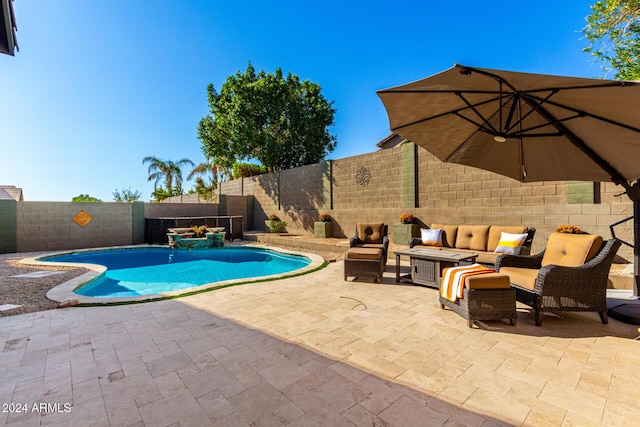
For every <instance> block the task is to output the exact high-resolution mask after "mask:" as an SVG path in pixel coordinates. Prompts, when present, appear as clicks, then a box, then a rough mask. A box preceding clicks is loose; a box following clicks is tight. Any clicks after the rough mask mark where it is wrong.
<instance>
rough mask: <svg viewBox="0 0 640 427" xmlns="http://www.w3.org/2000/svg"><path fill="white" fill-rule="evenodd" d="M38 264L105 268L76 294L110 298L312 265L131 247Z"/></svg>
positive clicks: (258, 253)
mask: <svg viewBox="0 0 640 427" xmlns="http://www.w3.org/2000/svg"><path fill="white" fill-rule="evenodd" d="M37 260H38V261H45V262H59V263H73V264H93V265H101V266H104V267H106V271H105V272H104V274H101V275H99V276H98V277H96V278H95V279H94V280H92V281H90V282H89V283H87V284H86V285H83V286H80V287H78V288H75V289H74V290H73V292H74V293H75V294H77V295H82V296H88V297H97V298H114V297H116V298H117V297H133V296H143V295H155V294H164V293H168V292H169V293H170V292H174V291H179V290H184V289H188V288H193V287H195V286H201V285H205V284H210V283H216V282H223V281H228V280H233V279H247V278H254V277H264V276H272V275H278V274H282V273H287V272H292V271H295V270H299V269H302V268H304V267H306V266H308V265H309V264H310V263H311V259H309V258H308V257H306V256H301V255H293V254H285V253H282V252H275V251H272V250H269V249H262V248H247V247H234V248H217V249H203V250H194V251H183V250H174V249H168V248H161V247H157V248H131V249H112V250H104V251H86V252H74V253H70V254H64V255H56V256H47V257H42V258H38V259H37Z"/></svg>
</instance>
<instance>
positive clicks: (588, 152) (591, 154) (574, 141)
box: [523, 97, 628, 186]
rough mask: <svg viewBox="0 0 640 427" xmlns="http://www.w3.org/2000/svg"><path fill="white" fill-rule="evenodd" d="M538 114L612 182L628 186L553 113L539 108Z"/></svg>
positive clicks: (621, 176)
mask: <svg viewBox="0 0 640 427" xmlns="http://www.w3.org/2000/svg"><path fill="white" fill-rule="evenodd" d="M523 99H524V100H525V102H527V103H528V104H531V103H532V102H533V101H532V100H531V99H529V97H524V98H523ZM538 112H539V113H540V115H541V116H542V117H544V118H545V119H546V120H548V121H549V122H550V124H552V125H553V126H554V127H555V128H556V129H558V130H559V131H560V132H562V133H563V134H564V135H565V136H566V137H567V139H568V140H569V141H571V143H572V144H573V145H575V146H576V147H577V148H578V149H579V150H581V151H582V152H583V153H585V154H586V155H587V156H588V157H589V158H590V159H591V160H593V161H594V162H595V163H596V164H597V165H598V166H600V167H601V168H602V169H603V170H605V171H606V172H607V173H608V174H609V175H610V176H611V180H612V181H613V182H614V183H616V184H620V185H622V186H628V182H627V180H626V179H625V178H624V176H623V175H622V174H621V173H620V172H619V171H618V170H617V169H615V168H614V167H613V166H611V165H610V164H609V163H608V162H607V161H606V160H605V159H603V158H602V157H600V156H599V155H598V154H597V153H596V152H595V151H593V150H592V149H591V147H589V146H588V145H587V144H585V143H584V141H583V140H582V139H581V138H580V137H579V136H578V135H576V134H575V133H573V132H572V131H571V130H569V129H568V128H567V127H566V126H565V125H564V124H562V123H560V122H559V121H558V119H556V118H555V117H554V116H553V115H552V114H551V113H549V112H548V111H547V110H546V109H545V108H544V107H542V106H539V107H538Z"/></svg>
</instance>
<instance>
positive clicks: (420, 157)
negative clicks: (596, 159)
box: [221, 145, 633, 259]
mask: <svg viewBox="0 0 640 427" xmlns="http://www.w3.org/2000/svg"><path fill="white" fill-rule="evenodd" d="M415 156H417V158H415ZM410 162H415V164H416V165H417V171H416V169H415V168H413V167H412V166H411V164H410ZM323 164H325V163H320V164H317V165H310V166H304V167H302V168H296V169H292V170H288V171H283V172H281V173H280V175H279V176H278V174H265V175H260V176H258V177H251V178H245V179H244V183H242V184H240V183H239V182H238V183H234V184H232V183H224V184H223V185H222V186H221V192H224V191H227V190H229V191H234V193H235V194H237V192H240V193H241V194H244V195H253V196H254V198H255V199H254V211H253V217H254V221H253V228H254V229H256V230H263V229H264V220H265V219H266V218H267V217H268V215H270V214H272V213H275V214H277V215H279V216H280V217H281V218H282V219H283V220H285V221H287V223H288V224H289V225H288V227H287V230H288V231H290V232H292V233H301V234H312V233H313V221H314V220H315V219H316V218H317V214H319V213H321V212H326V213H329V214H330V215H331V216H332V217H333V219H334V227H333V233H334V236H335V237H351V236H352V235H353V232H354V231H353V230H354V228H355V224H356V223H357V222H374V221H375V222H378V221H382V222H386V223H388V224H389V225H391V224H394V223H398V222H399V217H400V214H402V213H404V212H408V213H411V214H413V215H415V216H416V217H417V218H418V220H419V221H420V222H421V223H422V224H425V225H429V224H431V223H435V222H438V223H450V224H504V225H514V224H524V225H527V226H531V227H535V228H536V229H537V232H536V237H535V239H534V244H533V249H534V251H536V252H537V251H540V250H542V249H544V247H545V246H546V240H547V239H548V237H549V235H550V234H551V233H552V232H553V230H554V229H555V228H556V227H557V226H558V225H561V224H573V225H577V226H579V227H581V228H583V229H584V230H585V231H587V232H589V233H592V234H599V235H601V236H603V237H605V238H609V237H611V233H610V231H609V225H610V224H612V223H615V222H617V221H619V220H622V219H624V218H627V217H629V216H632V215H633V208H632V205H631V202H630V201H629V199H628V198H627V197H626V196H616V194H618V193H620V192H622V188H621V187H619V186H616V185H613V184H612V183H600V184H598V185H599V187H600V194H599V198H600V203H593V202H591V201H596V202H597V200H596V199H597V198H598V197H595V196H594V194H593V191H589V187H590V186H591V187H592V186H593V184H589V183H586V185H576V184H575V183H567V182H537V183H528V184H522V183H520V182H518V181H516V180H513V179H510V178H505V177H503V176H501V175H498V174H494V173H492V172H487V171H484V170H481V169H477V168H473V167H468V166H461V165H455V164H450V163H444V162H442V161H440V160H439V159H437V158H436V157H435V156H433V155H432V154H431V153H429V152H428V151H426V150H424V149H423V148H420V147H418V149H417V150H416V152H415V155H412V154H411V150H410V149H408V148H407V147H406V146H405V147H404V148H403V145H399V146H397V147H394V148H392V149H386V150H379V151H376V152H373V153H368V154H363V155H359V156H354V157H348V158H344V159H339V160H335V161H332V162H331V168H330V170H331V176H330V178H329V179H328V180H327V179H323V177H324V175H323V173H322V171H323V167H322V165H323ZM278 180H279V181H278ZM238 181H239V180H238ZM412 181H413V186H414V188H415V189H416V191H415V197H412V194H411V185H412ZM327 185H329V186H330V189H329V190H330V191H327V188H325V187H326V186H327ZM232 189H233V190H232ZM584 200H586V201H589V203H581V201H584ZM390 232H391V227H390ZM616 235H617V237H619V238H621V239H624V240H626V241H628V242H632V241H633V224H632V221H629V222H627V223H625V224H623V225H620V226H618V227H616ZM619 254H620V255H621V256H623V257H625V258H627V259H632V250H631V249H630V248H629V247H627V246H625V245H623V246H622V248H621V249H620V251H619Z"/></svg>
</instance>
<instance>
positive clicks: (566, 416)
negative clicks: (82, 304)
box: [0, 262, 640, 426]
mask: <svg viewBox="0 0 640 427" xmlns="http://www.w3.org/2000/svg"><path fill="white" fill-rule="evenodd" d="M342 269H343V264H342V263H341V262H338V263H332V264H330V265H329V267H327V268H325V269H324V270H321V271H319V272H316V273H312V274H309V275H305V276H301V277H296V278H291V279H286V280H281V281H273V282H266V283H257V284H248V285H242V286H236V287H231V288H226V289H222V290H218V291H213V292H208V293H204V294H200V295H195V296H191V297H186V298H182V299H178V300H171V301H163V302H155V303H148V304H137V305H126V306H114V307H92V308H78V307H72V308H66V309H60V310H50V311H44V312H39V313H31V314H23V315H18V316H10V317H5V318H0V378H1V381H0V402H1V403H2V405H3V406H2V408H0V409H2V412H0V424H5V425H9V426H31V425H34V426H37V425H59V426H69V425H82V426H88V425H96V426H102V425H112V426H178V425H179V426H209V425H212V426H247V425H254V426H272V425H273V426H279V425H291V426H312V425H330V426H342V425H344V426H352V425H356V426H370V425H374V426H385V425H392V426H413V425H420V426H423V425H428V426H495V425H531V426H545V425H549V426H558V425H565V426H575V425H580V426H590V425H621V426H626V425H637V420H638V419H640V406H639V405H638V404H637V396H638V393H639V392H640V377H639V376H638V373H637V372H638V370H637V367H638V363H639V361H640V341H634V340H633V338H634V337H635V336H637V327H634V326H630V325H625V324H622V323H619V322H617V321H615V320H610V323H609V325H602V324H601V323H600V320H599V318H598V315H597V314H595V313H569V314H562V317H559V316H551V315H547V316H545V318H544V321H543V324H542V327H536V326H534V325H533V316H532V315H531V313H529V311H528V310H527V309H525V308H523V307H519V316H518V323H517V325H516V326H514V327H512V326H509V325H508V323H506V322H504V323H503V322H500V321H492V322H488V323H487V324H486V325H480V326H481V327H478V326H475V327H474V328H473V329H469V328H468V327H467V325H466V321H465V320H464V319H462V318H461V317H459V316H458V315H457V314H455V313H453V312H452V311H449V310H441V309H440V306H439V304H438V300H437V291H436V290H434V289H428V288H424V287H417V286H409V285H396V284H395V283H394V273H393V267H392V266H388V268H387V272H386V273H385V277H384V280H383V283H382V284H373V283H367V282H345V281H344V280H343V277H342V272H343V270H342ZM34 404H35V406H34Z"/></svg>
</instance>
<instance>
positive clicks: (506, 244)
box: [493, 231, 527, 254]
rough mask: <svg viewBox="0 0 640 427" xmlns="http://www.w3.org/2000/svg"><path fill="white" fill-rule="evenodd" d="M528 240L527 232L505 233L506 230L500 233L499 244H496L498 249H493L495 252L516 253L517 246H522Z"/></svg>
mask: <svg viewBox="0 0 640 427" xmlns="http://www.w3.org/2000/svg"><path fill="white" fill-rule="evenodd" d="M525 240H527V235H526V234H511V233H505V232H504V231H503V232H502V234H501V235H500V241H499V242H498V246H496V250H495V251H493V252H495V253H503V254H515V253H516V248H517V247H518V246H522V245H523V244H524V242H525Z"/></svg>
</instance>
